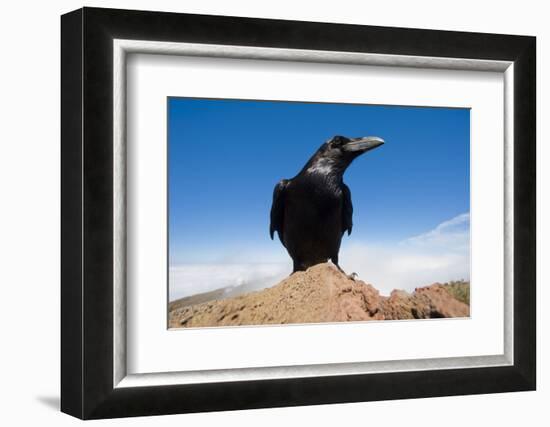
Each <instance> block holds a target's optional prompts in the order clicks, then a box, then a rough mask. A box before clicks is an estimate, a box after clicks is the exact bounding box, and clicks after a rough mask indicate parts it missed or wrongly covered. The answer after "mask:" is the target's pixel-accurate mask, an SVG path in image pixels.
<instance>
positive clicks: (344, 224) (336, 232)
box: [269, 136, 384, 272]
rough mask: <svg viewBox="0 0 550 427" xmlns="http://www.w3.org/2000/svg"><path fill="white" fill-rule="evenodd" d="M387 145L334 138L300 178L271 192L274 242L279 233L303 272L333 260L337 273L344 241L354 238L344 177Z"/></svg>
mask: <svg viewBox="0 0 550 427" xmlns="http://www.w3.org/2000/svg"><path fill="white" fill-rule="evenodd" d="M382 144H384V140H383V139H381V138H378V137H376V136H369V137H364V138H346V137H345V136H335V137H333V138H331V139H330V140H328V141H327V142H325V143H324V144H323V145H321V147H320V148H319V149H318V150H317V152H316V153H315V154H314V155H313V156H312V157H311V158H310V159H309V161H308V162H307V163H306V165H305V166H304V167H303V169H302V170H301V171H300V173H299V174H298V175H296V176H295V177H294V178H292V179H283V180H281V181H280V182H279V183H278V184H277V185H276V186H275V190H274V191H273V204H272V206H271V225H270V227H269V233H270V235H271V239H273V235H274V234H275V231H277V232H278V233H279V239H280V240H281V243H282V244H283V245H284V247H285V248H286V249H287V251H288V254H289V255H290V257H291V258H292V260H293V261H294V271H293V272H296V271H303V270H306V269H307V268H309V267H311V266H312V265H315V264H319V263H323V262H327V261H328V260H329V259H330V260H331V261H332V262H333V263H334V264H335V265H336V266H337V267H338V268H340V267H339V265H338V252H339V250H340V242H341V241H342V236H343V235H344V233H345V232H346V231H347V232H348V235H349V234H351V228H352V214H353V206H352V204H351V193H350V190H349V188H348V186H347V185H346V184H344V180H343V175H344V172H345V171H346V169H347V167H348V166H349V165H350V164H351V162H352V161H353V160H354V159H355V158H356V157H359V156H360V155H361V154H363V153H366V152H367V151H369V150H372V149H373V148H376V147H379V146H380V145H382Z"/></svg>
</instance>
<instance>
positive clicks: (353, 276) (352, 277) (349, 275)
mask: <svg viewBox="0 0 550 427" xmlns="http://www.w3.org/2000/svg"><path fill="white" fill-rule="evenodd" d="M357 277H359V275H358V274H357V273H355V272H353V273H351V274H348V279H351V280H353V281H354V282H355V280H357Z"/></svg>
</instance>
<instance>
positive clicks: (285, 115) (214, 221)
mask: <svg viewBox="0 0 550 427" xmlns="http://www.w3.org/2000/svg"><path fill="white" fill-rule="evenodd" d="M333 135H345V136H349V137H358V136H369V135H375V136H380V137H382V138H384V140H385V141H386V144H385V145H384V146H382V147H380V148H378V149H376V150H373V151H371V152H368V153H366V154H365V155H363V156H361V157H359V158H358V159H356V160H355V161H354V163H353V164H352V165H351V166H350V168H349V169H348V170H347V172H346V174H345V176H344V180H345V182H346V183H347V184H348V186H349V187H350V189H351V193H352V200H353V204H354V228H353V233H352V234H351V236H350V237H347V236H346V237H345V238H344V241H345V244H347V245H354V244H358V245H359V244H370V245H380V246H384V247H386V248H387V247H391V245H396V244H398V243H399V242H403V241H407V239H410V238H412V237H414V236H419V235H423V234H425V233H429V232H430V231H433V230H434V229H436V228H437V227H438V226H439V225H440V224H442V223H445V222H446V221H449V220H451V219H453V218H455V217H458V216H460V215H463V214H467V213H469V210H470V206H469V203H470V192H469V188H470V181H469V176H470V161H469V158H470V148H469V135H470V111H469V110H468V109H454V108H453V109H451V108H426V107H399V106H377V105H350V104H323V103H290V102H269V101H241V100H207V99H188V98H169V99H168V144H169V158H168V173H169V189H168V191H169V260H170V265H171V266H177V265H184V264H201V263H210V264H220V263H221V264H226V263H238V262H244V261H246V262H273V261H278V260H281V259H283V258H284V257H288V256H287V255H286V252H285V251H284V248H283V247H282V246H281V244H280V243H279V242H278V241H277V240H274V241H271V240H270V238H269V233H268V230H269V210H270V207H271V198H272V192H273V187H274V186H275V184H276V183H277V182H278V181H279V180H280V179H282V178H291V177H293V176H294V175H296V174H297V173H298V171H299V170H300V169H301V168H302V166H303V165H304V164H305V163H306V161H307V160H308V159H309V157H310V156H311V155H312V154H313V153H314V152H315V151H316V150H317V148H318V147H319V146H320V145H321V144H322V143H323V142H324V141H325V140H327V139H328V138H330V137H332V136H333ZM468 220H469V217H468ZM451 249H452V248H451Z"/></svg>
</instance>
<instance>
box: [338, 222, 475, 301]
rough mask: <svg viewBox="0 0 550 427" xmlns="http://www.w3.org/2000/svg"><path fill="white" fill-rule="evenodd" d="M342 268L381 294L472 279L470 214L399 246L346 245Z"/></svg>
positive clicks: (400, 243) (407, 240)
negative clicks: (357, 276)
mask: <svg viewBox="0 0 550 427" xmlns="http://www.w3.org/2000/svg"><path fill="white" fill-rule="evenodd" d="M340 259H341V265H342V268H343V269H344V270H346V271H353V272H356V273H357V274H358V275H359V278H360V279H362V280H365V281H366V282H369V283H371V284H372V285H373V286H375V287H376V288H377V289H378V290H380V293H381V294H383V295H388V294H389V293H390V292H391V291H392V290H393V289H405V290H407V291H412V290H414V288H416V287H419V286H426V285H430V284H432V283H435V282H446V281H449V280H457V279H465V280H469V278H470V215H469V214H468V213H465V214H461V215H458V216H456V217H454V218H452V219H450V220H448V221H444V222H442V223H441V224H439V225H438V226H436V227H435V228H434V229H432V230H430V231H428V232H426V233H423V234H421V235H418V236H414V237H411V238H408V239H405V240H403V241H401V242H399V243H397V244H396V245H391V246H390V245H383V246H382V245H368V244H366V245H365V244H351V245H344V246H343V247H342V250H341V252H340Z"/></svg>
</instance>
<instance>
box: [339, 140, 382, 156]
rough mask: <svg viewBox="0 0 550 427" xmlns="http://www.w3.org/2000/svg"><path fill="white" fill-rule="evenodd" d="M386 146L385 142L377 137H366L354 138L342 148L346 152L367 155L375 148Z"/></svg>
mask: <svg viewBox="0 0 550 427" xmlns="http://www.w3.org/2000/svg"><path fill="white" fill-rule="evenodd" d="M382 144H384V140H383V139H382V138H379V137H377V136H365V137H362V138H352V139H350V141H349V142H347V143H346V144H344V146H343V147H342V148H343V149H344V151H352V152H357V151H360V152H362V153H365V152H367V151H369V150H372V149H373V148H376V147H380V146H381V145H382Z"/></svg>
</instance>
